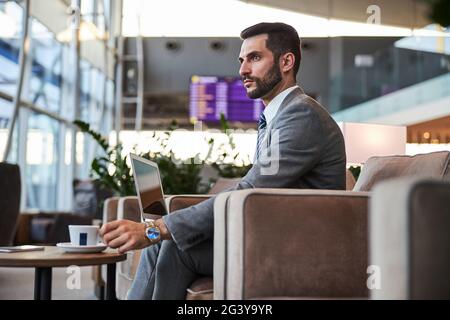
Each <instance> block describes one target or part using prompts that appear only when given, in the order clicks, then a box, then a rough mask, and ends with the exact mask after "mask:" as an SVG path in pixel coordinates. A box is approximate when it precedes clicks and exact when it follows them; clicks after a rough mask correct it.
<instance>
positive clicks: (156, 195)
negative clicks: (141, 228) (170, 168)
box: [130, 153, 168, 221]
mask: <svg viewBox="0 0 450 320" xmlns="http://www.w3.org/2000/svg"><path fill="white" fill-rule="evenodd" d="M130 159H131V169H132V171H133V177H134V184H135V186H136V193H137V195H138V199H139V201H138V202H139V208H140V210H141V217H142V221H144V220H146V219H151V216H149V215H150V214H157V215H161V216H163V215H166V214H167V213H168V210H167V207H166V202H165V201H164V192H163V188H162V183H161V176H160V174H159V169H158V164H156V163H155V162H153V161H150V160H147V159H144V158H142V157H139V156H137V155H135V154H133V153H130Z"/></svg>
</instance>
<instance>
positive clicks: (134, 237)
mask: <svg viewBox="0 0 450 320" xmlns="http://www.w3.org/2000/svg"><path fill="white" fill-rule="evenodd" d="M145 228H146V226H145V224H144V223H139V222H134V221H130V220H115V221H112V222H108V223H107V224H104V225H103V226H102V228H101V229H100V236H102V237H103V241H104V243H105V244H106V245H107V246H108V247H111V248H114V249H116V248H118V250H119V252H120V253H125V252H127V251H130V250H136V249H142V248H145V247H148V246H149V245H150V244H151V243H150V241H149V240H148V238H147V237H146V236H145Z"/></svg>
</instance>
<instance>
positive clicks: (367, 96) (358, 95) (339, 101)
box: [329, 46, 450, 113]
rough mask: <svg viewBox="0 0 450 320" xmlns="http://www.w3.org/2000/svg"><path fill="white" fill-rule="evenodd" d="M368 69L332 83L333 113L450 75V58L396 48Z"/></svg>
mask: <svg viewBox="0 0 450 320" xmlns="http://www.w3.org/2000/svg"><path fill="white" fill-rule="evenodd" d="M444 52H445V51H444ZM365 65H366V66H360V67H356V66H355V67H352V68H349V69H346V70H345V71H344V72H343V73H342V74H339V75H338V76H336V77H335V78H333V79H332V80H331V85H330V103H329V107H330V112H331V113H335V112H338V111H342V110H345V109H348V108H350V107H353V106H355V105H358V104H360V103H363V102H366V101H369V100H372V99H375V98H379V97H381V96H384V95H387V94H389V93H392V92H395V91H398V90H401V89H403V88H406V87H409V86H412V85H414V84H418V83H421V82H423V81H426V80H429V79H432V78H435V77H438V76H441V75H443V74H446V73H449V72H450V55H448V54H443V53H435V52H426V51H419V50H413V49H405V48H397V47H394V46H393V47H390V48H388V49H385V50H381V51H378V52H376V53H375V54H374V55H373V56H372V57H369V61H368V63H367V60H366V63H365Z"/></svg>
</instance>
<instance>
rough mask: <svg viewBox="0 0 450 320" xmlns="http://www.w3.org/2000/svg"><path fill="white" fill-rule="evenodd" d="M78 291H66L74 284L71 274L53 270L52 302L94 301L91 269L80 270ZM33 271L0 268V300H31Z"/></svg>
mask: <svg viewBox="0 0 450 320" xmlns="http://www.w3.org/2000/svg"><path fill="white" fill-rule="evenodd" d="M80 271H81V273H80V275H81V279H80V280H81V281H80V289H76V288H75V289H72V290H71V289H68V286H67V282H69V285H70V284H71V283H74V282H73V281H71V280H72V279H73V278H70V277H71V276H72V275H73V273H66V268H53V273H52V274H53V277H52V299H53V300H96V299H97V298H96V296H95V295H94V282H93V280H92V276H91V272H92V267H81V268H80ZM33 291H34V269H31V268H0V300H6V299H9V300H29V299H33V296H34V294H33Z"/></svg>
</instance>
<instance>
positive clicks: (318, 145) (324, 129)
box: [164, 88, 346, 251]
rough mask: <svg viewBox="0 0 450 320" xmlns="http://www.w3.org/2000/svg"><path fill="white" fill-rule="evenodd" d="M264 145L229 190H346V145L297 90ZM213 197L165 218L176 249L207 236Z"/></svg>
mask: <svg viewBox="0 0 450 320" xmlns="http://www.w3.org/2000/svg"><path fill="white" fill-rule="evenodd" d="M264 145H265V149H264V147H263V151H262V154H264V155H266V156H263V157H259V159H258V160H257V161H256V162H254V164H253V166H252V168H251V169H250V171H249V172H248V173H247V175H246V176H245V177H243V178H242V180H241V181H240V182H239V183H238V184H237V185H236V186H235V187H234V188H232V189H229V190H227V191H230V190H240V189H248V188H307V189H345V165H346V158H345V145H344V138H343V136H342V133H341V130H340V129H339V127H338V125H337V124H336V122H335V121H334V120H333V119H332V118H331V116H330V114H329V113H328V111H327V110H326V109H325V108H324V107H322V106H321V105H320V104H319V103H318V102H317V101H315V100H314V99H312V98H311V97H309V96H307V95H306V94H305V93H304V92H303V90H302V89H300V88H296V89H294V90H293V91H292V92H291V93H289V95H288V96H287V97H286V98H285V99H284V101H283V102H282V104H281V105H280V108H279V110H278V112H277V114H276V115H275V117H274V118H273V120H272V121H271V123H270V126H269V127H268V128H267V130H266V134H265V144H264ZM214 200H215V197H212V198H210V199H208V200H205V201H203V202H201V203H199V204H197V205H194V206H191V207H189V208H186V209H182V210H178V211H175V212H174V213H172V214H170V215H167V216H164V221H165V223H166V225H167V228H168V229H169V231H170V232H171V234H172V237H173V239H174V241H175V243H176V244H177V246H178V247H179V248H180V249H181V250H183V251H184V250H187V249H189V248H191V247H193V246H195V245H196V244H198V243H200V242H202V241H204V240H206V239H212V238H213V235H214V210H213V207H214Z"/></svg>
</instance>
